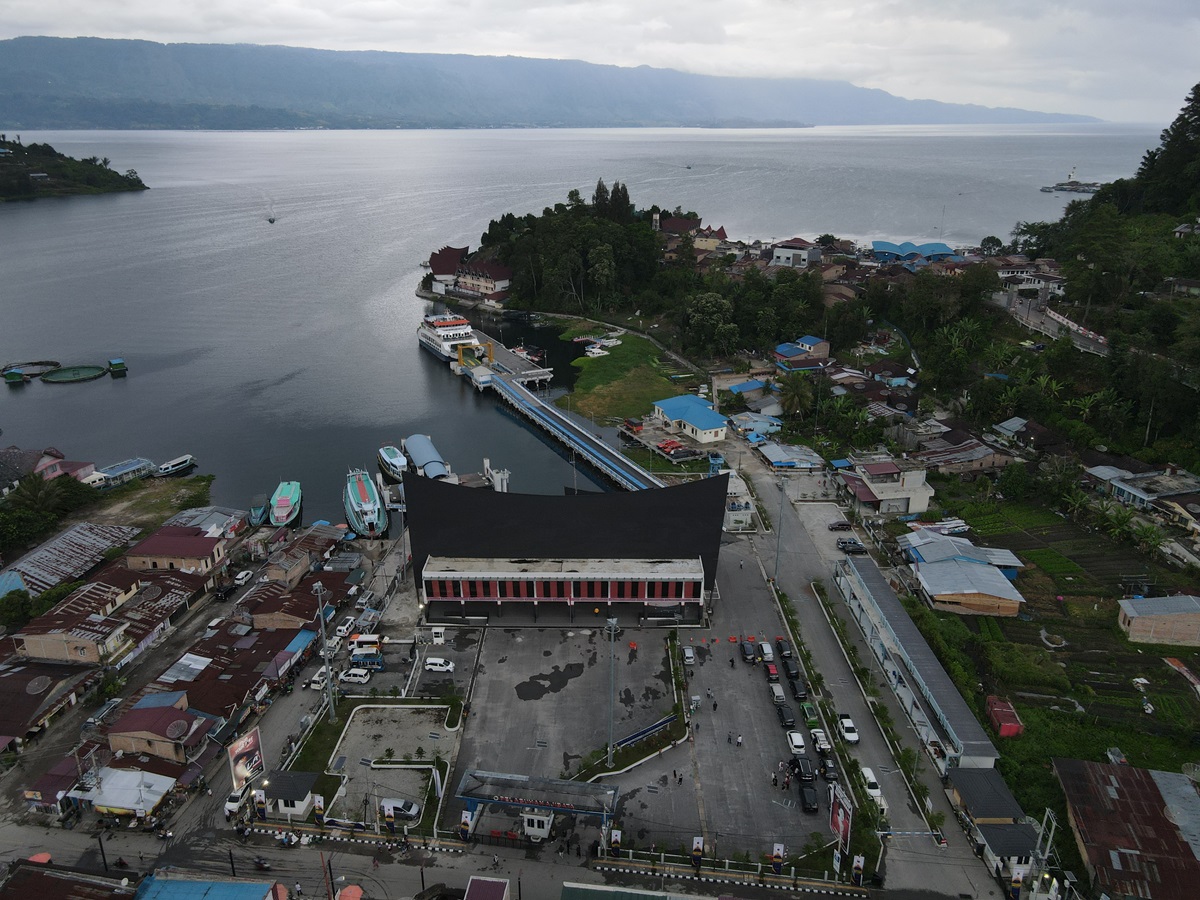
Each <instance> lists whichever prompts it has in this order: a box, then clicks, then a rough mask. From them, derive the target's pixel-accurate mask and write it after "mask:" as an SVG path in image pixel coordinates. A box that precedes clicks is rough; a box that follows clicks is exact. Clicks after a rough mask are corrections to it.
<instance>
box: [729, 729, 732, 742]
mask: <svg viewBox="0 0 1200 900" xmlns="http://www.w3.org/2000/svg"><path fill="white" fill-rule="evenodd" d="M729 743H731V744H732V743H733V732H732V731H731V732H729Z"/></svg>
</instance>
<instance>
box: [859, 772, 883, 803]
mask: <svg viewBox="0 0 1200 900" xmlns="http://www.w3.org/2000/svg"><path fill="white" fill-rule="evenodd" d="M861 771H862V779H863V787H864V788H866V791H867V796H868V797H870V798H871V799H872V800H874V801H876V802H879V800H880V799H881V798H882V797H883V791H882V790H880V788H879V782H878V781H877V780H876V779H875V772H874V771H873V770H872V769H868V768H867V767H866V766H863V767H862V770H861Z"/></svg>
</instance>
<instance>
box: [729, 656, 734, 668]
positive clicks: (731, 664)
mask: <svg viewBox="0 0 1200 900" xmlns="http://www.w3.org/2000/svg"><path fill="white" fill-rule="evenodd" d="M733 667H734V662H733V657H732V656H731V657H729V668H731V669H732V668H733Z"/></svg>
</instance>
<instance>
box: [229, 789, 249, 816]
mask: <svg viewBox="0 0 1200 900" xmlns="http://www.w3.org/2000/svg"><path fill="white" fill-rule="evenodd" d="M250 790H251V785H250V782H249V781H247V782H246V783H245V784H243V785H242V789H241V790H240V791H234V792H233V793H232V794H230V795H229V796H228V797H226V798H225V818H226V819H228V818H231V817H232V816H236V815H237V814H238V812H239V811H240V810H241V808H242V804H243V803H245V802H246V798H247V797H249V796H250Z"/></svg>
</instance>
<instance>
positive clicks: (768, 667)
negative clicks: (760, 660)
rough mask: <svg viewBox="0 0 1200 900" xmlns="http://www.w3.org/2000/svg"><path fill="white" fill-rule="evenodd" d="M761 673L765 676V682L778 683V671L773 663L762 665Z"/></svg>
mask: <svg viewBox="0 0 1200 900" xmlns="http://www.w3.org/2000/svg"><path fill="white" fill-rule="evenodd" d="M763 672H764V673H765V674H766V676H767V681H778V680H779V669H778V668H777V667H776V666H775V663H766V664H764V665H763Z"/></svg>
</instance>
